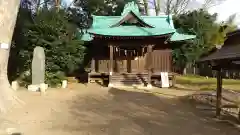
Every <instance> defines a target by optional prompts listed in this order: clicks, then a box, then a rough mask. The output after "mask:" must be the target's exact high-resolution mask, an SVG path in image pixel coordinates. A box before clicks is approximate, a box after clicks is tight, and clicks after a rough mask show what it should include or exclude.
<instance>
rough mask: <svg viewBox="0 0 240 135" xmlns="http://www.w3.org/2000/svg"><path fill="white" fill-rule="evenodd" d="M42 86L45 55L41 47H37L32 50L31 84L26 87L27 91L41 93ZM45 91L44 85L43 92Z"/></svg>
mask: <svg viewBox="0 0 240 135" xmlns="http://www.w3.org/2000/svg"><path fill="white" fill-rule="evenodd" d="M43 84H45V53H44V49H43V48H42V47H39V46H37V47H35V48H34V51H33V60H32V84H31V85H29V86H28V90H29V91H39V90H41V91H42V90H43V88H42V85H43ZM40 86H41V87H40ZM40 88H41V89H40ZM46 89H47V85H46V84H45V89H44V91H45V90H46Z"/></svg>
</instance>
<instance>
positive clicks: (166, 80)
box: [161, 72, 170, 88]
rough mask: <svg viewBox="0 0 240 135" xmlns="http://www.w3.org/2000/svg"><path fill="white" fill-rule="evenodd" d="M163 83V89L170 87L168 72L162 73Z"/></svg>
mask: <svg viewBox="0 0 240 135" xmlns="http://www.w3.org/2000/svg"><path fill="white" fill-rule="evenodd" d="M161 82H162V88H169V87H170V85H169V77H168V72H161Z"/></svg>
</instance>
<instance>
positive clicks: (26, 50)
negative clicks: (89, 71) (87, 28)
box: [18, 9, 85, 86]
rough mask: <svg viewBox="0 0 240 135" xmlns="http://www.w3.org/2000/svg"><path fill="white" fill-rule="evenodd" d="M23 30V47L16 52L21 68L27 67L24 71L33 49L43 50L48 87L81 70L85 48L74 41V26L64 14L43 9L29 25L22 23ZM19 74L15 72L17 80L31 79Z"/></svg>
mask: <svg viewBox="0 0 240 135" xmlns="http://www.w3.org/2000/svg"><path fill="white" fill-rule="evenodd" d="M24 27H25V28H24V32H23V33H24V38H25V39H26V42H25V44H26V45H24V46H22V48H20V49H19V52H18V55H19V56H20V58H21V59H23V62H24V63H22V65H24V66H25V67H27V68H25V71H29V70H30V69H31V60H32V55H33V49H34V48H35V47H36V46H41V47H43V48H44V50H45V58H46V66H45V68H46V75H45V78H46V83H48V84H49V85H50V86H57V85H58V84H59V83H60V82H61V80H63V79H64V78H65V77H66V76H67V75H68V74H71V73H73V72H74V71H75V70H78V69H79V67H81V65H82V62H83V59H84V52H85V47H84V46H83V42H82V41H81V40H80V39H79V38H78V37H79V36H78V35H77V34H78V28H77V26H76V25H75V24H72V23H70V22H69V18H68V16H67V13H66V11H64V10H60V11H59V12H56V11H55V10H47V9H43V10H42V11H39V12H38V14H37V15H35V16H34V17H33V22H28V23H26V24H25V25H24ZM19 56H18V57H19ZM22 65H21V66H22ZM19 66H20V65H19ZM18 72H19V71H18ZM23 73H24V71H21V73H18V74H19V79H20V80H31V79H29V78H28V77H31V75H28V76H25V75H20V74H23ZM27 78H28V79H27Z"/></svg>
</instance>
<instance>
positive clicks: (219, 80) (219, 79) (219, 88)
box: [216, 67, 222, 118]
mask: <svg viewBox="0 0 240 135" xmlns="http://www.w3.org/2000/svg"><path fill="white" fill-rule="evenodd" d="M221 100H222V72H221V68H219V67H218V68H217V101H216V116H217V117H218V118H219V117H220V115H221V106H222V104H221Z"/></svg>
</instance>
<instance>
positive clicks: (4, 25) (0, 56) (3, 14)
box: [0, 0, 20, 112]
mask: <svg viewBox="0 0 240 135" xmlns="http://www.w3.org/2000/svg"><path fill="white" fill-rule="evenodd" d="M19 5H20V0H0V20H1V22H0V29H1V32H0V44H1V45H0V88H1V89H0V111H1V112H6V111H8V110H9V109H11V108H12V107H14V106H15V105H17V104H16V103H18V99H17V98H16V96H15V93H14V91H13V90H12V89H11V87H10V84H9V80H8V74H7V69H8V59H9V52H10V48H11V41H12V36H13V31H14V27H15V23H16V18H17V14H18V9H19Z"/></svg>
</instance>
